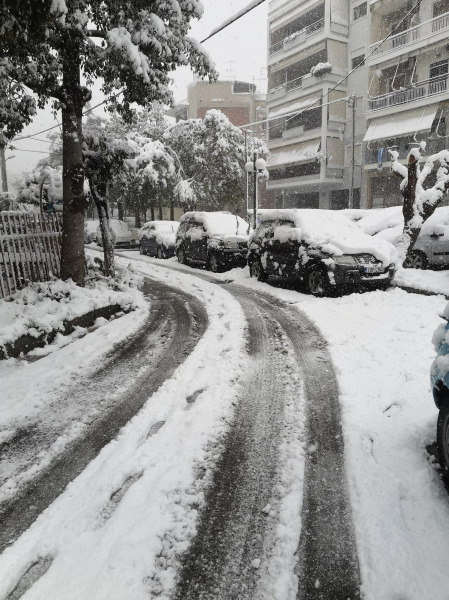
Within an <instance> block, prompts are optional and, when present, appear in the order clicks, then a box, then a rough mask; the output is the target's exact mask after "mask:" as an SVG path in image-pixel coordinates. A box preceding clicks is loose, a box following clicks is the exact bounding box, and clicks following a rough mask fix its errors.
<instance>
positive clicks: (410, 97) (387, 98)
mask: <svg viewBox="0 0 449 600" xmlns="http://www.w3.org/2000/svg"><path fill="white" fill-rule="evenodd" d="M448 80H449V76H448V75H442V76H439V77H434V78H433V79H426V80H425V81H420V82H419V83H414V84H413V85H410V86H408V87H406V88H401V89H399V90H397V91H394V92H390V93H389V94H383V95H382V96H376V97H375V98H370V99H369V100H368V110H367V112H371V111H374V110H381V109H383V108H389V107H391V106H399V105H401V104H407V103H409V102H417V101H418V100H423V99H425V98H431V97H433V96H437V95H439V94H444V93H446V92H447V91H448V90H449V85H448Z"/></svg>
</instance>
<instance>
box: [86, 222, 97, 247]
mask: <svg viewBox="0 0 449 600" xmlns="http://www.w3.org/2000/svg"><path fill="white" fill-rule="evenodd" d="M98 226H99V222H98V220H95V221H84V243H85V244H91V243H92V242H95V241H96V239H97V228H98Z"/></svg>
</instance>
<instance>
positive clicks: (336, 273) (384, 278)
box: [330, 265, 394, 289]
mask: <svg viewBox="0 0 449 600" xmlns="http://www.w3.org/2000/svg"><path fill="white" fill-rule="evenodd" d="M330 274H332V275H333V277H332V275H330V279H331V283H334V284H335V285H336V286H339V287H365V288H371V289H376V288H379V287H385V286H386V285H388V284H389V283H390V282H391V280H392V279H393V276H394V269H393V268H390V269H387V270H386V271H384V272H383V273H378V274H375V275H374V274H373V275H371V274H370V275H365V273H364V272H363V271H362V269H355V268H354V267H352V266H343V265H336V266H335V267H334V269H332V270H331V271H330ZM332 279H333V282H332Z"/></svg>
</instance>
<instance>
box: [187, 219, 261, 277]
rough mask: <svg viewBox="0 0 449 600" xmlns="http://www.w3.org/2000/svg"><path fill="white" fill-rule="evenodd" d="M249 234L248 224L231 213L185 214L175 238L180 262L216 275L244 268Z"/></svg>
mask: <svg viewBox="0 0 449 600" xmlns="http://www.w3.org/2000/svg"><path fill="white" fill-rule="evenodd" d="M250 231H251V228H250V226H249V225H248V223H247V222H246V221H244V220H243V219H242V218H241V217H238V216H236V215H233V214H231V213H229V212H199V211H194V212H188V213H185V214H184V215H183V216H182V217H181V220H180V225H179V229H178V232H177V234H176V255H177V257H178V261H179V262H180V263H181V264H186V263H189V262H190V263H193V264H196V265H201V266H206V267H207V268H208V269H210V270H211V271H214V272H219V271H222V270H228V269H230V268H232V267H244V266H245V265H246V255H247V252H248V238H249V233H250Z"/></svg>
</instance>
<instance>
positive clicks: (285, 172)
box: [270, 161, 321, 181]
mask: <svg viewBox="0 0 449 600" xmlns="http://www.w3.org/2000/svg"><path fill="white" fill-rule="evenodd" d="M320 168H321V165H320V163H319V162H317V161H313V162H308V163H304V164H302V165H294V166H291V167H284V168H279V169H270V179H271V180H272V181H276V180H278V179H291V178H292V177H307V176H308V175H319V174H320Z"/></svg>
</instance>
